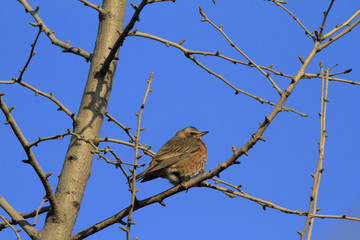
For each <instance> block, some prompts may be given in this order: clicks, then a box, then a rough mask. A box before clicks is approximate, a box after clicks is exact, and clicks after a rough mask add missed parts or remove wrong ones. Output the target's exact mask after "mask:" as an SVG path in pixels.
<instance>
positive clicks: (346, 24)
mask: <svg viewBox="0 0 360 240" xmlns="http://www.w3.org/2000/svg"><path fill="white" fill-rule="evenodd" d="M359 14H360V10H358V11H356V12H355V13H354V15H352V16H351V17H350V18H349V19H348V20H347V21H345V22H344V23H343V24H341V25H339V26H336V27H335V28H334V29H333V30H331V31H330V32H328V33H327V34H324V36H323V39H326V38H328V37H330V36H331V35H333V34H334V33H336V32H337V31H339V30H340V29H342V28H344V27H346V26H348V25H349V24H350V22H351V21H352V20H354V19H355V18H356V17H357V16H358V15H359Z"/></svg>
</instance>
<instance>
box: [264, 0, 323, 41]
mask: <svg viewBox="0 0 360 240" xmlns="http://www.w3.org/2000/svg"><path fill="white" fill-rule="evenodd" d="M268 1H270V2H273V3H275V4H276V6H279V7H281V8H282V9H284V10H285V11H286V12H287V13H288V14H290V16H292V17H293V18H294V19H295V21H296V22H297V23H298V24H299V25H300V26H301V27H302V28H303V29H304V30H305V34H306V35H309V36H310V37H311V38H312V39H313V40H314V41H315V40H316V38H315V36H314V34H312V33H311V32H310V31H309V30H308V29H307V28H306V27H305V26H304V24H302V23H301V22H300V20H299V18H298V17H296V16H295V15H294V14H293V13H292V12H291V11H289V10H288V9H287V8H286V7H284V6H283V5H282V4H284V2H282V1H278V0H268ZM281 3H282V4H281ZM286 3H287V2H286Z"/></svg>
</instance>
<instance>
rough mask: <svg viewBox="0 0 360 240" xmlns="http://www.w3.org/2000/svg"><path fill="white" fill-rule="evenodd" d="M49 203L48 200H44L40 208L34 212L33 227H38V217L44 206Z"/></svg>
mask: <svg viewBox="0 0 360 240" xmlns="http://www.w3.org/2000/svg"><path fill="white" fill-rule="evenodd" d="M47 201H48V200H47V199H44V200H42V202H41V204H40V206H39V207H38V208H37V209H35V210H34V211H35V220H34V222H33V224H32V225H33V226H36V222H37V219H38V216H39V212H40V210H41V209H42V205H43V204H44V203H46V202H47Z"/></svg>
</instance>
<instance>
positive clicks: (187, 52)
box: [129, 31, 308, 117]
mask: <svg viewBox="0 0 360 240" xmlns="http://www.w3.org/2000/svg"><path fill="white" fill-rule="evenodd" d="M129 36H138V37H144V38H148V39H152V40H155V41H158V42H161V43H164V44H165V45H166V46H173V47H175V48H177V49H179V50H181V51H182V52H184V54H185V56H186V57H187V58H189V59H190V60H192V61H193V62H194V63H195V64H197V65H198V66H200V67H201V68H202V69H204V70H205V71H207V72H208V73H209V74H211V75H214V76H215V77H217V78H219V79H220V80H221V81H223V82H224V83H225V84H227V85H228V86H229V87H231V88H232V89H234V90H235V94H238V93H242V94H245V95H246V96H249V97H251V98H254V99H255V100H257V101H259V102H260V103H266V104H269V105H271V106H275V105H276V104H275V103H273V102H271V101H269V100H265V99H262V98H260V97H258V96H256V95H253V94H251V93H248V92H246V91H243V90H241V89H239V88H237V87H236V86H234V85H233V84H232V83H230V82H229V81H228V80H226V79H225V78H224V77H223V76H222V75H221V74H218V73H215V72H214V71H212V70H211V69H210V68H208V67H206V66H205V65H204V64H202V63H201V62H199V61H198V60H196V58H195V57H194V56H192V55H204V56H216V57H220V58H222V59H225V60H227V61H230V62H232V63H240V64H243V65H247V66H250V67H255V65H253V64H249V63H245V62H242V61H239V60H235V59H231V58H229V57H226V56H224V55H221V54H220V53H219V51H217V52H216V53H211V52H203V51H195V50H189V49H187V48H185V47H183V46H182V45H181V44H183V43H184V39H183V40H182V41H181V42H180V43H175V42H171V41H169V40H166V39H163V38H160V37H157V36H154V35H151V34H147V33H141V32H137V31H133V32H130V33H129ZM259 67H260V68H262V69H266V70H268V71H271V72H274V73H275V74H277V75H280V76H284V77H289V78H293V77H294V76H291V75H286V74H283V73H282V72H278V71H275V70H272V69H271V67H272V66H270V67H262V66H259ZM283 111H291V112H294V113H297V114H299V115H300V116H302V117H307V116H308V115H307V114H305V113H300V112H298V111H296V110H294V109H292V108H287V107H283Z"/></svg>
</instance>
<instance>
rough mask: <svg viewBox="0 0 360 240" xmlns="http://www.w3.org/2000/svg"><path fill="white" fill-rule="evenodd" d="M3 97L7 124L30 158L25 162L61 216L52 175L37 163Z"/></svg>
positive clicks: (2, 104)
mask: <svg viewBox="0 0 360 240" xmlns="http://www.w3.org/2000/svg"><path fill="white" fill-rule="evenodd" d="M1 95H4V94H1V93H0V108H1V110H2V112H3V113H4V115H5V117H6V122H5V124H10V126H11V129H12V130H13V132H14V134H15V136H16V137H17V138H18V140H19V142H20V143H21V145H22V147H23V149H24V151H25V153H26V155H27V157H28V160H23V162H25V163H29V164H30V165H31V166H32V167H33V169H34V170H35V172H36V174H37V175H38V177H39V178H40V181H41V183H42V185H43V187H44V189H45V192H46V198H47V199H49V201H50V205H51V206H52V208H53V211H54V212H56V213H58V214H60V213H59V212H60V209H59V206H58V203H57V200H56V198H55V196H54V193H53V190H52V187H51V185H50V183H49V181H48V179H47V178H48V177H49V176H50V175H51V173H48V174H45V173H44V171H43V170H42V169H41V167H40V165H39V163H38V162H37V160H36V158H35V155H34V153H33V151H32V150H31V147H30V144H29V142H28V141H27V140H26V138H25V136H24V135H23V134H22V132H21V130H20V128H19V127H18V125H17V124H16V122H15V119H14V118H13V116H12V115H11V113H10V109H9V108H8V107H7V106H6V104H5V102H4V100H3V98H2V97H1Z"/></svg>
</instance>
